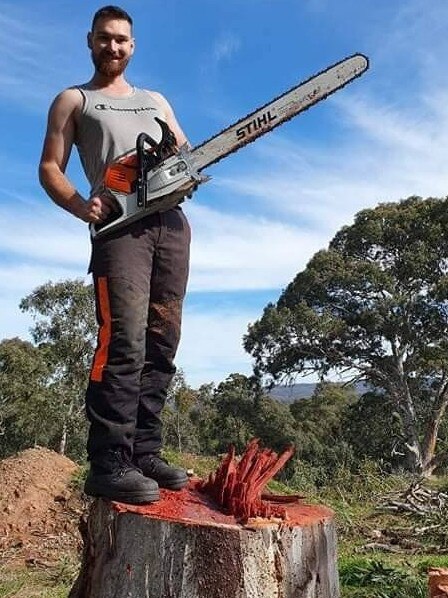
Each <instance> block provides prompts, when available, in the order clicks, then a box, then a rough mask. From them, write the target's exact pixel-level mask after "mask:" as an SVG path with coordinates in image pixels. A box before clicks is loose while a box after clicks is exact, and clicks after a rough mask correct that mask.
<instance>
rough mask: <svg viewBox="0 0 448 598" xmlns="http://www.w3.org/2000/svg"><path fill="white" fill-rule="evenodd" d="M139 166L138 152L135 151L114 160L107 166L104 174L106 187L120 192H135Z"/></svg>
mask: <svg viewBox="0 0 448 598" xmlns="http://www.w3.org/2000/svg"><path fill="white" fill-rule="evenodd" d="M137 167H138V164H137V154H136V153H135V152H134V153H132V154H130V155H127V156H124V157H123V158H119V159H118V160H117V161H116V162H112V164H110V165H109V166H108V167H107V168H106V173H105V175H104V184H105V186H106V188H108V189H110V190H111V191H116V192H118V193H125V194H126V195H128V194H130V193H134V191H135V183H136V181H137Z"/></svg>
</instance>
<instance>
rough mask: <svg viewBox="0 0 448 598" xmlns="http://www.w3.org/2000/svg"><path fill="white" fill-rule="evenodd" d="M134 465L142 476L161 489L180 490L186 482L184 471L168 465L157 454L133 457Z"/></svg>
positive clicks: (186, 477)
mask: <svg viewBox="0 0 448 598" xmlns="http://www.w3.org/2000/svg"><path fill="white" fill-rule="evenodd" d="M134 463H135V464H136V465H137V467H138V468H139V469H141V471H142V472H143V475H144V476H146V477H148V478H151V479H153V480H155V481H156V482H157V483H158V485H159V486H160V487H161V488H168V489H169V490H180V489H181V488H183V487H184V486H185V485H186V484H187V482H188V476H187V472H186V471H185V470H184V469H181V468H180V467H173V466H172V465H169V464H168V463H167V462H166V461H165V459H162V457H161V456H160V455H158V454H155V453H149V454H146V455H134Z"/></svg>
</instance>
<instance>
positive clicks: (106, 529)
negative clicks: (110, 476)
mask: <svg viewBox="0 0 448 598" xmlns="http://www.w3.org/2000/svg"><path fill="white" fill-rule="evenodd" d="M200 483H201V481H200V480H199V481H198V480H190V483H189V485H188V487H187V488H184V489H183V490H181V491H179V492H172V491H168V490H162V491H161V500H160V501H159V502H157V503H153V504H151V505H142V506H131V505H124V504H121V503H111V502H107V501H104V500H101V499H100V500H95V501H94V502H93V503H92V506H91V510H90V514H89V516H88V520H87V526H86V529H85V533H84V557H83V563H82V568H81V572H80V574H79V577H78V579H77V581H76V583H75V585H74V587H73V588H72V591H71V592H70V596H69V598H338V597H339V589H338V576H337V569H336V537H335V529H334V523H333V513H332V512H331V511H330V510H329V509H327V508H325V507H322V506H317V505H306V504H303V503H302V502H300V501H299V500H298V499H297V498H296V499H295V500H294V502H283V501H282V508H283V509H284V511H285V513H286V519H285V520H281V519H274V518H261V517H257V518H252V519H249V520H248V521H247V523H246V524H244V525H243V524H241V523H238V521H237V520H236V519H235V517H234V516H233V515H228V514H224V513H222V512H220V511H219V510H218V509H217V507H216V506H214V505H213V504H212V502H211V500H210V498H208V497H207V496H206V495H205V494H204V493H203V492H200V491H199V487H200ZM273 500H274V501H275V500H277V501H279V500H281V499H280V497H273ZM285 500H287V499H286V498H285Z"/></svg>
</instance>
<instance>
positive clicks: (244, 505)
mask: <svg viewBox="0 0 448 598" xmlns="http://www.w3.org/2000/svg"><path fill="white" fill-rule="evenodd" d="M294 450H295V449H294V447H293V446H292V445H290V446H288V447H287V448H286V449H285V450H284V451H283V453H282V454H281V455H280V456H279V455H277V453H275V452H274V451H273V450H271V449H260V447H259V441H258V439H257V438H254V439H253V440H251V441H250V442H249V444H248V445H247V447H246V450H245V451H244V453H243V455H242V457H241V459H240V460H239V461H238V462H237V460H236V457H235V448H234V447H233V446H231V447H230V448H229V451H228V453H227V455H226V456H225V457H224V458H223V460H222V462H221V464H220V465H219V467H218V469H217V470H216V471H215V472H214V473H212V474H210V476H209V478H208V480H207V481H205V482H204V481H203V482H201V483H200V485H199V489H200V490H201V491H202V492H204V493H205V494H208V495H209V496H211V497H212V498H213V500H215V501H216V502H217V503H218V505H219V506H220V507H221V508H222V509H224V510H225V511H226V512H227V513H230V514H231V515H233V516H234V517H235V518H236V519H237V520H239V521H241V522H242V523H247V521H248V520H249V519H250V518H254V517H263V518H269V517H278V518H280V519H287V511H286V509H285V507H284V506H282V505H281V504H278V503H282V502H289V501H290V500H292V498H291V499H288V500H285V501H283V500H282V499H281V498H280V497H279V496H278V495H275V496H272V500H271V498H270V496H269V494H262V492H263V489H264V487H265V486H266V484H267V483H268V482H269V480H271V479H272V478H273V477H274V476H275V474H276V473H278V472H279V471H280V469H281V468H282V467H283V466H284V465H285V463H286V462H287V461H288V459H290V458H291V457H292V455H293V454H294ZM293 498H294V499H295V500H297V498H300V497H298V496H295V497H293ZM275 503H277V504H275Z"/></svg>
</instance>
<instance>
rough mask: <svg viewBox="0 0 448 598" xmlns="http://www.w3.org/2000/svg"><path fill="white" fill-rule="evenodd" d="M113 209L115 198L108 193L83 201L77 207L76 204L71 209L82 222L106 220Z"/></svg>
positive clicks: (115, 206)
mask: <svg viewBox="0 0 448 598" xmlns="http://www.w3.org/2000/svg"><path fill="white" fill-rule="evenodd" d="M115 211H117V204H116V202H115V200H114V199H113V198H112V197H110V196H108V195H100V196H94V197H91V198H90V199H89V200H87V201H83V203H82V204H81V205H79V207H78V206H77V208H76V209H74V210H73V213H74V215H75V216H77V217H78V218H80V219H81V220H84V222H88V223H89V224H90V223H92V224H98V223H100V222H104V221H105V220H107V218H108V217H109V216H110V215H111V213H112V212H115Z"/></svg>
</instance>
